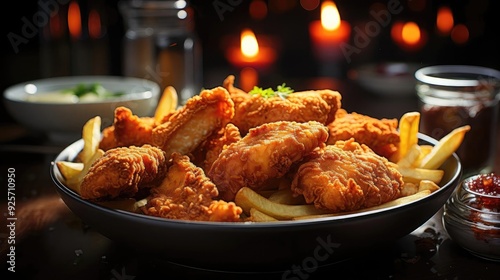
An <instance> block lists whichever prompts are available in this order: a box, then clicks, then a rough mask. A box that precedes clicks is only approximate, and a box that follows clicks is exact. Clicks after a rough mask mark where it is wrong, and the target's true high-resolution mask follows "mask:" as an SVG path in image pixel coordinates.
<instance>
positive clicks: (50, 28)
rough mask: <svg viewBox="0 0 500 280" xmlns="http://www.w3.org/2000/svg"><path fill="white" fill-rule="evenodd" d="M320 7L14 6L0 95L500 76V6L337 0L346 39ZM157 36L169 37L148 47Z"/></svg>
mask: <svg viewBox="0 0 500 280" xmlns="http://www.w3.org/2000/svg"><path fill="white" fill-rule="evenodd" d="M144 2H145V3H146V4H147V5H146V6H144V5H145V3H144ZM322 2H324V1H320V0H268V1H264V0H191V1H166V0H164V1H142V2H141V1H131V3H132V4H130V5H129V6H128V8H124V7H123V6H121V4H123V3H124V2H120V1H117V0H107V1H97V0H89V1H83V0H78V1H77V0H66V1H56V0H40V1H14V2H12V3H11V5H13V8H10V9H9V10H8V11H6V13H7V12H8V13H9V18H10V19H9V20H8V21H6V20H4V24H2V29H3V30H2V34H3V42H2V52H0V55H1V61H2V63H1V67H2V78H1V79H0V83H1V84H0V87H1V89H2V92H3V90H4V89H5V88H7V87H9V86H11V85H14V84H16V83H20V82H24V81H28V80H33V79H41V78H47V77H55V76H69V75H120V76H121V75H128V76H138V77H141V78H148V79H151V80H154V81H156V82H158V83H159V84H160V85H162V86H165V85H168V84H174V86H177V85H175V83H176V81H178V80H179V79H186V77H185V76H186V75H187V76H190V77H189V79H191V80H190V81H184V83H189V84H190V86H191V88H189V89H188V91H187V93H185V94H187V95H189V94H196V92H197V91H199V90H200V89H201V88H203V87H204V88H209V87H213V86H217V85H220V84H221V83H222V81H223V80H224V78H225V77H227V76H228V75H230V74H234V75H235V76H236V79H237V83H239V82H240V80H241V82H242V83H243V82H247V83H250V84H252V82H253V83H257V84H259V85H261V86H263V87H271V86H272V87H274V86H275V85H277V84H281V83H283V82H287V83H288V84H290V83H291V84H292V85H293V81H295V80H300V79H307V78H314V77H325V78H327V79H347V80H349V79H352V78H353V77H352V76H351V75H352V71H351V70H353V69H356V68H357V67H358V66H361V65H365V64H369V63H386V62H404V63H411V64H416V65H419V66H423V65H429V64H471V65H479V66H487V67H491V68H495V69H499V68H500V55H499V54H498V50H500V43H498V39H497V38H496V37H497V34H498V30H499V28H500V24H499V22H498V19H497V18H496V17H498V15H497V11H498V10H497V7H498V4H497V2H496V1H493V0H474V1H472V0H453V1H452V0H439V1H431V0H407V1H405V0H387V1H385V0H384V1H381V0H376V1H374V0H366V1H361V0H359V1H347V0H337V1H335V4H336V9H337V11H338V15H339V16H340V19H341V22H342V24H341V25H340V27H338V28H339V30H340V29H342V30H340V31H338V32H340V33H341V35H338V37H337V38H328V36H329V35H328V32H326V33H324V34H323V33H322V32H324V30H323V31H322V30H314V27H313V24H314V22H317V21H319V20H320V18H321V15H320V14H321V5H322ZM134 5H135V6H134ZM148 5H149V6H148ZM141 9H146V10H148V12H147V13H145V14H142V13H141ZM142 11H144V10H142ZM154 11H157V12H158V13H157V14H155V12H154ZM159 11H161V12H159ZM143 27H152V29H151V28H149V29H148V28H143ZM157 27H159V28H158V29H157ZM173 29H175V30H180V31H179V32H180V33H175V32H170V31H169V30H173ZM159 30H160V31H159ZM244 30H246V31H250V32H251V33H253V34H252V35H254V36H255V37H256V39H257V41H258V44H259V46H260V52H259V54H258V55H257V56H256V57H253V58H252V59H250V60H249V59H247V58H245V57H244V56H243V57H240V56H241V53H238V52H239V51H240V49H241V48H240V42H241V40H240V39H241V37H240V35H241V33H242V32H243V31H244ZM148 32H149V33H148ZM152 33H153V36H156V35H158V33H162V35H160V36H156V37H155V39H154V42H153V43H152V42H144V41H141V40H142V39H144V37H148V36H149V37H150V36H152ZM332 44H333V45H334V46H333V47H332ZM325 46H326V47H325ZM325 48H326V49H327V50H326V51H325ZM328 48H329V49H328ZM333 48H336V50H335V51H332V50H333ZM170 51H172V53H173V55H172V54H169V53H168V52H170ZM241 51H243V50H241ZM269 51H270V53H269ZM149 56H152V57H154V58H153V60H154V61H156V64H155V63H154V62H153V63H149V62H148V61H149V60H150V59H151V58H150V57H149ZM162 56H164V58H162ZM163 60H165V61H166V60H168V61H173V62H174V63H173V66H172V65H169V64H168V63H166V64H162V61H163ZM148 63H149V64H148ZM179 65H184V66H179ZM248 66H250V70H251V71H250V72H245V74H244V75H247V78H246V79H245V81H244V79H240V77H242V75H243V72H244V71H245V70H244V69H247V67H248ZM179 67H181V68H182V69H181V68H179ZM242 71H243V72H242ZM182 73H184V74H182ZM176 75H178V76H176ZM183 75H184V76H183ZM242 86H243V85H242ZM178 87H183V85H179V86H178ZM297 87H300V84H299V83H297ZM178 89H179V90H180V88H178ZM297 89H300V88H297ZM0 112H1V115H0V117H1V122H2V123H4V122H10V121H12V120H11V119H10V117H9V116H8V114H7V113H6V112H5V109H4V108H3V104H2V108H1V111H0Z"/></svg>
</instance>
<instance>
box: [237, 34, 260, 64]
mask: <svg viewBox="0 0 500 280" xmlns="http://www.w3.org/2000/svg"><path fill="white" fill-rule="evenodd" d="M241 52H242V53H243V55H244V56H246V57H255V56H256V55H257V54H258V53H259V43H258V42H257V38H256V37H255V34H254V33H253V31H252V30H250V29H245V30H243V32H241Z"/></svg>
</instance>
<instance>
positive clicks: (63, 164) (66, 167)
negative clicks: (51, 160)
mask: <svg viewBox="0 0 500 280" xmlns="http://www.w3.org/2000/svg"><path fill="white" fill-rule="evenodd" d="M56 166H57V168H58V169H59V171H60V172H61V174H62V175H63V177H64V179H65V180H69V179H71V178H73V177H75V176H76V175H78V174H79V173H80V172H82V170H83V163H81V162H72V161H58V162H56Z"/></svg>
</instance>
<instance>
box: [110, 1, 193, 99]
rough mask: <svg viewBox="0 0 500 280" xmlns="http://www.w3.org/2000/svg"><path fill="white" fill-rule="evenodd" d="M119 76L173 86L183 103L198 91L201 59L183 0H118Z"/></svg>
mask: <svg viewBox="0 0 500 280" xmlns="http://www.w3.org/2000/svg"><path fill="white" fill-rule="evenodd" d="M119 7H120V12H121V14H122V16H123V19H124V22H125V25H126V32H125V38H124V52H123V55H124V56H123V72H124V73H123V74H124V75H126V76H132V77H139V78H145V79H149V80H153V81H155V82H157V83H158V84H160V86H161V90H162V91H163V90H164V89H165V88H166V87H167V86H173V87H174V88H175V89H176V91H177V93H178V94H179V102H181V103H185V101H186V100H187V99H189V98H190V97H192V96H194V95H195V94H197V93H198V92H199V90H200V89H201V81H202V65H201V64H202V58H201V47H200V43H199V40H198V38H197V36H196V34H195V32H194V19H193V15H192V14H191V13H192V10H191V9H190V8H189V7H188V4H187V2H186V1H183V0H174V1H172V0H163V1H162V0H156V1H139V0H131V1H121V2H120V3H119Z"/></svg>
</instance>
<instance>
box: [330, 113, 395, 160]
mask: <svg viewBox="0 0 500 280" xmlns="http://www.w3.org/2000/svg"><path fill="white" fill-rule="evenodd" d="M328 130H329V133H330V136H329V137H328V140H327V144H329V145H331V144H335V142H337V141H338V140H348V139H350V138H354V139H355V140H356V142H358V143H361V144H365V145H367V146H368V147H370V149H372V150H373V151H374V152H375V153H377V154H379V155H382V156H384V157H386V158H390V156H391V155H392V154H393V153H394V152H395V151H396V150H397V144H398V143H399V131H398V120H397V119H385V118H384V119H376V118H373V117H370V116H366V115H362V114H358V113H355V112H352V113H348V112H347V111H345V110H344V109H340V110H339V111H337V115H336V117H335V120H334V121H333V122H331V123H329V124H328Z"/></svg>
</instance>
